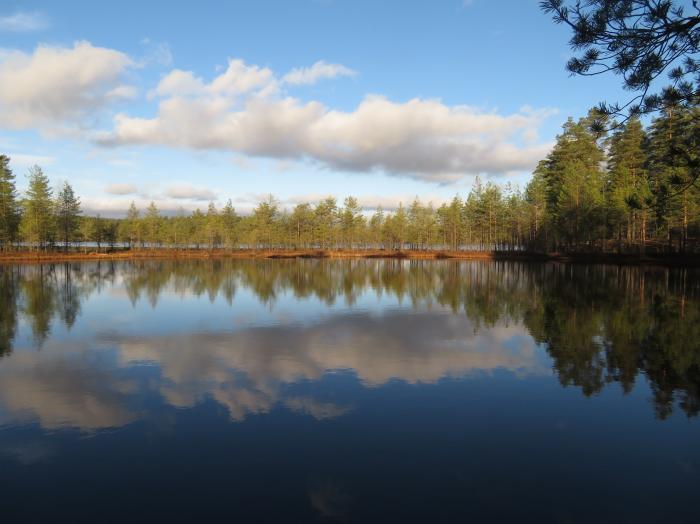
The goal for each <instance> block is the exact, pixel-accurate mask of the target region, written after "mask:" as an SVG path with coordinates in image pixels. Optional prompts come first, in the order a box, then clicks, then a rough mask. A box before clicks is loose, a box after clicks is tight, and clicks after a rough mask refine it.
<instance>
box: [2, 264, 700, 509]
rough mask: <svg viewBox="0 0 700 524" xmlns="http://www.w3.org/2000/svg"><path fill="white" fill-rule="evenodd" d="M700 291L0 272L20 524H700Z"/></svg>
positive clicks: (568, 272)
mask: <svg viewBox="0 0 700 524" xmlns="http://www.w3.org/2000/svg"><path fill="white" fill-rule="evenodd" d="M699 276H700V275H699V274H698V273H697V272H695V271H690V270H669V269H660V268H635V267H616V266H587V265H564V264H519V263H512V262H466V261H454V260H446V261H420V260H411V261H408V260H385V261H381V260H351V261H347V260H346V261H331V260H265V261H236V260H231V261H181V262H163V261H154V262H141V261H139V262H99V263H98V262H93V263H66V264H53V265H43V266H39V265H24V266H21V265H15V266H11V265H7V266H0V502H1V503H2V508H3V515H4V516H5V518H7V519H8V520H7V521H8V522H15V521H32V522H45V521H47V520H49V519H59V520H60V521H67V522H80V521H85V522H87V521H89V522H106V521H120V522H124V521H138V520H148V521H157V520H165V521H178V520H190V521H198V520H199V521H211V520H216V521H223V520H228V521H238V522H282V521H284V522H291V521H301V522H303V521H309V522H329V521H330V522H332V521H341V522H389V521H401V522H455V521H462V522H463V521H475V522H481V521H490V522H494V521H533V522H697V515H698V510H697V502H696V500H697V492H698V488H697V486H698V485H700V482H699V481H700V422H699V420H698V417H697V414H698V411H700V302H699V300H700V278H698V277H699Z"/></svg>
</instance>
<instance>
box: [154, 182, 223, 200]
mask: <svg viewBox="0 0 700 524" xmlns="http://www.w3.org/2000/svg"><path fill="white" fill-rule="evenodd" d="M165 196H167V197H170V198H174V199H177V200H180V199H182V200H216V193H214V192H213V191H211V190H209V189H205V188H201V187H193V186H190V185H187V184H182V185H175V186H171V187H169V188H168V189H166V191H165Z"/></svg>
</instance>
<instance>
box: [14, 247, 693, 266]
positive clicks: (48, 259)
mask: <svg viewBox="0 0 700 524" xmlns="http://www.w3.org/2000/svg"><path fill="white" fill-rule="evenodd" d="M291 258H317V259H324V258H330V259H350V258H368V259H370V258H374V259H377V258H383V259H409V260H513V261H523V262H564V263H588V264H616V265H656V266H670V267H700V255H698V254H685V255H681V254H673V255H635V254H618V253H535V252H523V251H520V252H516V251H416V250H404V251H390V250H381V249H367V250H340V249H339V250H322V249H259V250H258V249H237V250H227V249H214V250H205V249H187V250H177V249H133V250H130V249H125V250H118V251H112V252H101V253H98V252H95V251H92V252H76V251H69V252H61V251H46V252H34V251H7V252H1V253H0V264H31V263H34V264H50V263H58V262H74V261H75V262H77V261H100V260H177V259H187V260H207V259H209V260H214V259H291Z"/></svg>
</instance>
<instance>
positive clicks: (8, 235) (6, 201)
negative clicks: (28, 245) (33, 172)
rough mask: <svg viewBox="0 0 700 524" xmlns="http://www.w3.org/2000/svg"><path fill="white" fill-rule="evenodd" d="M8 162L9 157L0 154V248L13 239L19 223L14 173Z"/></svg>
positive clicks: (7, 245)
mask: <svg viewBox="0 0 700 524" xmlns="http://www.w3.org/2000/svg"><path fill="white" fill-rule="evenodd" d="M9 164H10V158H9V157H7V156H5V155H0V249H3V250H4V249H7V248H8V247H9V246H10V245H11V244H12V242H13V241H14V240H15V238H16V236H17V227H18V225H19V206H18V203H17V192H16V189H15V175H14V174H13V173H12V170H11V169H10V165H9Z"/></svg>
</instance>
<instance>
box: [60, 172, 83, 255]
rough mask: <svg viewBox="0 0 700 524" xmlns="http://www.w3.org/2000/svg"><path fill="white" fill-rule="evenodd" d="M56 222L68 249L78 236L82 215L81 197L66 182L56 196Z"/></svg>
mask: <svg viewBox="0 0 700 524" xmlns="http://www.w3.org/2000/svg"><path fill="white" fill-rule="evenodd" d="M55 207H56V222H57V226H58V234H59V237H60V239H61V241H62V242H63V247H64V249H66V248H67V247H68V244H69V243H70V242H72V241H73V240H74V239H75V237H76V232H77V229H78V217H79V216H80V213H81V210H80V199H79V198H78V197H76V196H75V193H74V192H73V188H72V187H71V185H70V184H69V183H68V182H64V183H63V186H62V187H61V189H60V191H59V192H58V197H57V198H56V204H55Z"/></svg>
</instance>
